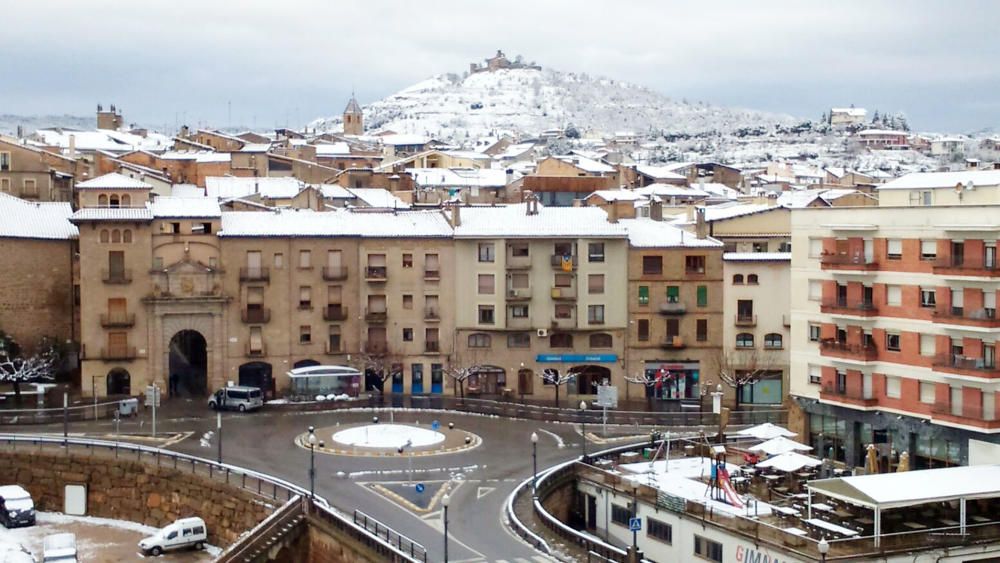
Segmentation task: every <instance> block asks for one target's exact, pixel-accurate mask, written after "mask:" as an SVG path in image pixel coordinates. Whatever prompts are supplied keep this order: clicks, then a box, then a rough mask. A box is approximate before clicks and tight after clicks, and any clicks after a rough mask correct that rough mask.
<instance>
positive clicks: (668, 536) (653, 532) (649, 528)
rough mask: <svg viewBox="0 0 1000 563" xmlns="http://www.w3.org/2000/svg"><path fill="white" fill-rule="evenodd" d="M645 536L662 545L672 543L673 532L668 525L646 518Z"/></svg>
mask: <svg viewBox="0 0 1000 563" xmlns="http://www.w3.org/2000/svg"><path fill="white" fill-rule="evenodd" d="M646 536H647V537H650V538H653V539H655V540H659V541H661V542H663V543H672V542H673V541H674V530H673V528H671V527H670V524H667V523H666V522H661V521H659V520H656V519H655V518H650V517H648V516H647V517H646Z"/></svg>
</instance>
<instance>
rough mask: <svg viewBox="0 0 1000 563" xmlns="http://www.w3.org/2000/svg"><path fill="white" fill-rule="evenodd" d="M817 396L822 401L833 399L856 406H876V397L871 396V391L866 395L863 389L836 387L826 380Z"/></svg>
mask: <svg viewBox="0 0 1000 563" xmlns="http://www.w3.org/2000/svg"><path fill="white" fill-rule="evenodd" d="M819 398H820V399H823V400H824V401H833V402H837V403H844V404H848V405H854V406H858V407H875V406H878V399H877V398H876V397H872V396H871V393H868V394H867V395H866V394H865V392H864V391H863V390H856V389H849V388H846V387H838V386H837V385H836V384H834V383H832V382H826V383H824V384H823V386H822V387H821V388H820V391H819Z"/></svg>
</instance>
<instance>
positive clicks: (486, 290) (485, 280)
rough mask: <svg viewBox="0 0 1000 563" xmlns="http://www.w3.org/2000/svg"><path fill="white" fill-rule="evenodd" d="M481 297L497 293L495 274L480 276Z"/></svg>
mask: <svg viewBox="0 0 1000 563" xmlns="http://www.w3.org/2000/svg"><path fill="white" fill-rule="evenodd" d="M478 287H479V295H493V294H494V293H495V292H496V282H495V279H494V277H493V274H479V286H478Z"/></svg>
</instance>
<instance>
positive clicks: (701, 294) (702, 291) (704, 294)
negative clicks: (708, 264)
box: [698, 285, 708, 307]
mask: <svg viewBox="0 0 1000 563" xmlns="http://www.w3.org/2000/svg"><path fill="white" fill-rule="evenodd" d="M698 306H699V307H707V306H708V286H707V285H699V286H698Z"/></svg>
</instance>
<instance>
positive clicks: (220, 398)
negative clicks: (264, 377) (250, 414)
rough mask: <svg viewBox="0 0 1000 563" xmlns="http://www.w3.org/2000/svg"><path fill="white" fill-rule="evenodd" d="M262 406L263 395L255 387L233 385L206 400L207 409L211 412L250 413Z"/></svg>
mask: <svg viewBox="0 0 1000 563" xmlns="http://www.w3.org/2000/svg"><path fill="white" fill-rule="evenodd" d="M263 406H264V393H263V392H262V391H261V390H260V389H258V388H257V387H244V386H241V385H234V386H232V387H223V388H222V389H219V390H218V391H216V392H215V393H213V394H212V397H211V398H209V399H208V407H209V408H211V409H212V410H219V409H228V410H234V411H240V412H243V411H252V410H254V409H259V408H261V407H263Z"/></svg>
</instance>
